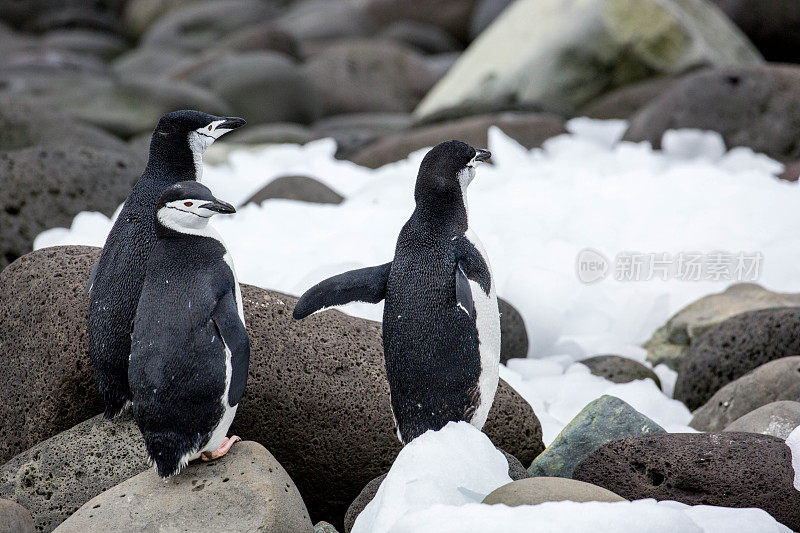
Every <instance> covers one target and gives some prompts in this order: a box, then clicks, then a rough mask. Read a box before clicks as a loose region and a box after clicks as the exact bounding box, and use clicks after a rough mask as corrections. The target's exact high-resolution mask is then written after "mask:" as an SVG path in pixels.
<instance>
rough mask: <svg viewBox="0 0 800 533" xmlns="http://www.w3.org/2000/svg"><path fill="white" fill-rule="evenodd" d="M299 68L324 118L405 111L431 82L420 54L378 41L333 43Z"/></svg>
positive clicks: (429, 74)
mask: <svg viewBox="0 0 800 533" xmlns="http://www.w3.org/2000/svg"><path fill="white" fill-rule="evenodd" d="M303 71H304V72H305V74H306V76H307V77H308V79H309V81H310V82H311V83H312V85H313V86H314V87H315V88H316V91H317V93H318V94H319V97H320V100H321V103H322V112H323V115H325V116H329V115H338V114H342V113H365V112H409V111H412V110H413V109H414V107H415V106H416V105H417V103H418V102H419V101H420V99H421V98H422V97H423V96H424V95H425V93H427V92H428V90H429V89H430V88H431V87H432V86H433V84H434V82H435V80H434V78H433V74H432V73H431V71H430V70H429V69H428V66H427V64H426V63H425V61H424V60H423V59H422V57H421V56H420V55H419V54H417V53H416V52H414V51H412V50H409V49H407V48H405V47H402V46H400V45H397V44H394V43H391V42H385V41H379V40H357V41H349V40H346V41H342V42H338V43H336V44H333V45H331V46H329V47H327V48H325V49H324V50H322V51H320V52H319V53H317V54H315V55H314V56H313V57H311V58H310V59H309V60H308V62H307V63H306V64H305V65H303Z"/></svg>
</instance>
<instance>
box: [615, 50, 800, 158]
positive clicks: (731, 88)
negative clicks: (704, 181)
mask: <svg viewBox="0 0 800 533" xmlns="http://www.w3.org/2000/svg"><path fill="white" fill-rule="evenodd" d="M798 117H800V67H795V66H788V65H766V66H754V67H738V68H734V67H731V68H723V69H716V70H707V71H703V72H700V73H697V74H693V75H690V76H687V77H686V78H684V79H683V80H681V81H680V82H678V83H676V84H675V85H673V86H672V87H671V88H670V89H669V90H668V91H667V92H665V93H663V94H662V95H661V96H659V97H658V98H656V99H655V100H653V101H652V102H651V103H650V104H648V105H647V106H645V107H644V108H642V109H641V110H640V111H639V112H638V113H636V114H635V115H634V116H633V117H632V118H631V123H630V127H629V128H628V131H627V132H626V133H625V140H628V141H649V142H650V143H652V144H653V146H655V147H660V146H661V137H662V136H663V135H664V132H665V131H667V130H671V129H679V128H697V129H703V130H713V131H718V132H719V133H721V134H722V137H723V138H724V139H725V143H726V144H727V145H728V147H734V146H747V147H750V148H752V149H753V150H755V151H756V152H763V153H765V154H767V155H768V156H770V157H772V158H773V159H777V160H779V161H790V160H794V159H798V158H800V143H798V142H797V139H798V138H800V118H798Z"/></svg>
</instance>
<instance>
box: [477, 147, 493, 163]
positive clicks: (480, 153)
mask: <svg viewBox="0 0 800 533" xmlns="http://www.w3.org/2000/svg"><path fill="white" fill-rule="evenodd" d="M475 152H476V153H475V161H480V162H484V161H488V160H489V159H490V158H491V157H492V152H490V151H489V150H475Z"/></svg>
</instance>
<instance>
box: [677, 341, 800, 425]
mask: <svg viewBox="0 0 800 533" xmlns="http://www.w3.org/2000/svg"><path fill="white" fill-rule="evenodd" d="M776 400H791V401H792V402H794V401H797V400H800V357H798V356H795V357H784V358H782V359H777V360H775V361H770V362H769V363H765V364H763V365H761V366H760V367H758V368H756V369H755V370H753V371H751V372H748V373H747V374H745V375H744V376H742V377H740V378H739V379H737V380H735V381H731V382H730V383H728V384H727V385H725V386H724V387H722V388H721V389H719V390H718V391H717V392H715V393H714V395H713V396H712V397H711V398H710V399H709V400H708V401H707V402H706V403H705V404H704V405H703V406H702V407H700V408H699V409H697V410H696V411H695V412H694V416H693V417H692V421H691V422H689V425H690V426H692V427H693V428H695V429H698V430H700V431H722V430H723V429H724V428H725V427H727V426H728V425H729V424H731V423H733V422H734V421H735V420H737V419H739V418H741V417H743V416H745V415H746V414H747V413H750V412H751V411H755V410H756V409H758V408H759V407H763V406H765V405H767V404H771V403H772V402H774V401H776ZM792 429H794V428H792ZM759 433H760V432H759ZM787 436H788V433H787ZM784 438H785V437H784Z"/></svg>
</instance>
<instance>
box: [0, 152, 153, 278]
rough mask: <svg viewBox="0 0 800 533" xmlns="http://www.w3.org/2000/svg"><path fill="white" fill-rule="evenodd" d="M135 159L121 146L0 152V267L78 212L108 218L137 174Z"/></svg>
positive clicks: (66, 223)
mask: <svg viewBox="0 0 800 533" xmlns="http://www.w3.org/2000/svg"><path fill="white" fill-rule="evenodd" d="M140 159H141V158H140V157H137V156H136V155H134V154H133V153H132V152H131V151H129V150H127V149H125V151H116V150H108V149H105V148H94V147H92V146H88V145H84V146H81V145H76V144H71V143H67V144H63V145H54V146H30V147H28V148H22V149H19V150H10V151H0V188H1V189H2V190H3V195H2V196H1V197H0V227H2V228H3V230H2V232H0V268H2V267H4V266H6V265H8V264H9V263H11V262H12V261H14V260H15V259H16V258H17V257H19V256H21V255H23V254H26V253H28V252H29V251H30V250H31V249H32V246H33V240H34V238H35V237H36V236H37V235H38V234H39V233H41V232H42V231H44V230H46V229H49V228H52V227H58V226H69V225H70V224H71V223H72V219H73V218H74V217H75V215H77V214H78V213H80V212H81V211H100V212H102V213H104V214H105V215H107V216H111V214H112V213H113V212H114V210H115V209H116V208H117V207H118V206H119V204H120V203H122V202H123V201H124V200H125V197H126V196H127V195H128V193H129V192H130V188H131V186H133V184H134V183H135V182H136V180H137V178H138V177H139V174H140V173H141V162H140Z"/></svg>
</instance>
